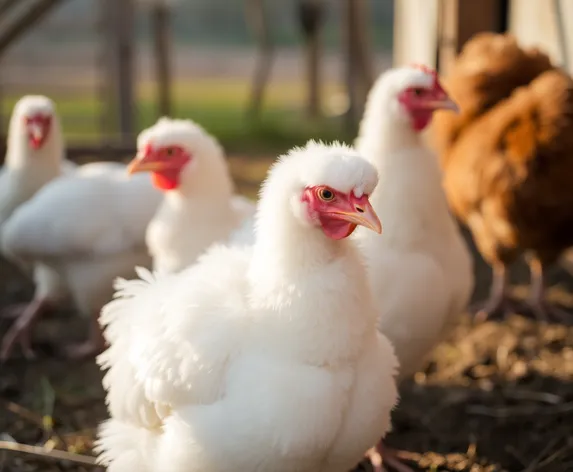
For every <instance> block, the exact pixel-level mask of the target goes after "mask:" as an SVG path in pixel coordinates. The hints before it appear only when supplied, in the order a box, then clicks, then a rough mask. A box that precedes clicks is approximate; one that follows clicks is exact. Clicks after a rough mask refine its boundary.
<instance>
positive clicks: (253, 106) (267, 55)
mask: <svg viewBox="0 0 573 472" xmlns="http://www.w3.org/2000/svg"><path fill="white" fill-rule="evenodd" d="M246 19H247V24H248V25H249V27H250V28H251V29H252V31H253V33H254V34H255V37H256V40H257V43H258V48H259V51H258V57H257V63H256V65H255V72H254V76H253V82H252V88H251V94H250V97H249V103H248V105H247V113H248V114H249V115H250V116H251V117H252V118H257V117H258V116H259V114H260V112H261V108H262V105H263V98H264V94H265V89H266V87H267V84H268V82H269V78H270V74H271V68H272V63H273V54H274V48H273V44H272V40H271V35H270V31H269V25H268V22H267V16H266V12H265V2H264V0H247V3H246Z"/></svg>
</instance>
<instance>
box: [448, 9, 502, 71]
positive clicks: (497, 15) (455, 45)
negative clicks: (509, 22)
mask: <svg viewBox="0 0 573 472" xmlns="http://www.w3.org/2000/svg"><path fill="white" fill-rule="evenodd" d="M505 1H506V0H480V1H479V2H475V1H473V2H469V1H467V0H440V5H439V8H440V24H441V34H440V40H439V67H440V72H441V73H443V74H447V73H448V70H449V68H450V67H451V65H452V62H453V60H454V59H455V57H456V56H457V55H458V54H459V52H460V51H461V49H462V47H463V45H464V44H465V43H466V42H467V41H468V40H469V39H470V38H471V37H472V36H473V35H475V34H476V33H480V32H482V31H495V32H499V31H503V29H504V28H505V25H501V19H502V13H503V7H504V5H503V2H505Z"/></svg>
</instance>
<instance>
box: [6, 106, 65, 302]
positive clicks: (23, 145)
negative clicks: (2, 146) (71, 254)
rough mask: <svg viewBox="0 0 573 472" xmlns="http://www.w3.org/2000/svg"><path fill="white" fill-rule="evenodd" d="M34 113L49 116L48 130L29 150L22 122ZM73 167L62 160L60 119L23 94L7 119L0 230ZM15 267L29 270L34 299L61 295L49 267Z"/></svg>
mask: <svg viewBox="0 0 573 472" xmlns="http://www.w3.org/2000/svg"><path fill="white" fill-rule="evenodd" d="M37 114H42V115H45V116H50V117H51V127H50V131H49V134H48V136H47V139H46V141H45V143H44V145H43V146H42V147H41V148H40V149H33V148H32V146H31V145H30V142H29V137H28V133H27V129H26V126H25V119H26V118H29V117H33V116H35V115H37ZM75 168H76V165H75V164H73V163H72V162H70V161H67V160H65V159H64V142H63V136H62V130H61V127H60V120H59V117H58V114H57V112H56V107H55V105H54V103H53V102H52V100H50V99H49V98H48V97H45V96H42V95H26V96H24V97H22V98H21V99H20V100H18V102H17V103H16V105H15V107H14V110H13V113H12V116H11V118H10V124H9V128H8V142H7V153H6V158H5V163H4V167H3V168H2V170H1V171H0V227H1V226H2V225H3V224H4V222H5V221H6V220H8V218H9V217H10V216H11V215H12V213H13V212H14V211H15V210H16V209H17V208H18V207H19V206H20V205H22V204H23V203H25V202H26V201H28V200H29V199H30V198H32V197H33V196H34V195H35V193H36V192H37V191H38V190H40V189H41V188H42V187H43V186H44V185H45V184H47V183H48V182H50V181H51V180H53V179H55V178H56V177H58V176H59V175H61V174H67V173H70V172H73V170H74V169H75ZM14 262H16V263H19V261H14ZM19 265H21V266H22V269H24V270H25V271H29V270H32V271H33V280H34V283H35V285H36V293H35V298H38V299H40V298H42V299H44V298H45V299H49V300H51V301H57V300H58V299H60V298H62V297H63V296H64V295H65V289H64V287H63V285H62V283H61V281H60V280H59V277H58V275H57V274H56V273H55V272H54V271H52V270H51V269H50V268H48V267H46V266H44V265H42V264H35V265H34V266H33V268H31V267H29V266H27V265H23V264H21V263H19Z"/></svg>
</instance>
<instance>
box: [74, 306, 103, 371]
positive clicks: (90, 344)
mask: <svg viewBox="0 0 573 472" xmlns="http://www.w3.org/2000/svg"><path fill="white" fill-rule="evenodd" d="M98 318H99V312H98V313H96V314H94V315H92V316H91V317H90V330H89V335H88V339H87V340H85V341H83V342H81V343H76V344H71V345H70V346H67V347H66V348H65V349H64V355H65V357H67V358H68V359H74V360H80V359H85V358H87V357H91V356H94V355H96V354H99V353H100V352H101V351H102V350H103V348H104V346H105V340H104V337H103V333H102V331H101V327H100V325H99V322H98Z"/></svg>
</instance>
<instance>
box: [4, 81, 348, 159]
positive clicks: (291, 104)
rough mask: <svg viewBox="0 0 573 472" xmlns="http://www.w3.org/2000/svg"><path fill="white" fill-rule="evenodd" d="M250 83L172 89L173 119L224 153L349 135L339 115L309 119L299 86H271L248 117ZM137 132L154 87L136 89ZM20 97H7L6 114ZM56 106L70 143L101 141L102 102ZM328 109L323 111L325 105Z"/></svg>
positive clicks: (78, 100)
mask: <svg viewBox="0 0 573 472" xmlns="http://www.w3.org/2000/svg"><path fill="white" fill-rule="evenodd" d="M337 93H339V90H338V87H336V86H335V85H328V86H326V87H325V88H324V91H323V96H324V99H325V100H324V102H325V103H326V104H328V103H329V99H330V98H331V97H332V96H334V95H335V94H337ZM248 95H249V84H248V83H245V82H244V81H236V80H206V79H203V80H196V81H193V82H188V83H186V82H183V83H177V84H175V85H174V87H173V105H174V112H173V116H175V117H180V118H191V119H193V120H195V121H197V122H198V123H200V124H201V125H202V126H203V127H205V128H206V129H207V130H208V131H209V132H211V133H212V134H214V135H215V136H216V137H217V138H218V139H219V140H220V141H221V143H222V144H223V146H224V147H225V148H226V150H227V151H228V152H252V153H267V152H273V153H275V152H281V151H284V150H285V149H287V148H289V147H291V146H294V145H300V144H304V143H305V142H306V141H307V140H308V139H310V138H315V139H323V140H328V141H330V140H333V139H338V140H343V141H348V140H349V139H350V138H351V136H349V133H348V132H346V131H345V129H344V126H343V122H342V120H341V118H340V117H325V118H321V119H319V120H315V121H312V120H310V119H308V118H306V116H305V113H304V87H303V85H302V84H298V83H282V84H280V83H273V84H271V86H270V87H269V90H268V94H267V96H266V97H265V103H264V107H263V111H262V113H261V115H260V117H259V119H252V118H250V117H248V116H247V113H246V104H247V97H248ZM137 97H138V98H137V111H136V116H137V130H141V129H143V128H144V127H146V126H149V125H151V124H152V123H153V122H154V121H155V120H156V119H157V117H158V116H157V111H156V110H157V108H156V104H155V99H154V87H153V84H142V85H141V86H140V87H139V88H138V90H137ZM18 98H19V97H7V99H6V100H5V102H4V103H5V105H4V106H5V109H4V113H5V114H9V113H10V110H11V109H12V107H13V105H14V103H15V101H16V100H17V99H18ZM52 98H53V99H54V101H55V102H56V104H57V106H58V111H59V113H60V116H61V119H62V123H63V128H64V133H65V135H66V139H67V141H68V142H69V143H78V142H81V143H86V142H97V141H100V140H101V139H102V138H103V137H104V136H103V135H102V133H101V113H102V111H103V106H102V103H101V102H100V101H99V100H98V99H97V98H95V97H93V96H90V95H87V94H86V95H85V96H71V95H67V96H62V97H57V96H52ZM325 108H327V107H325Z"/></svg>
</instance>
